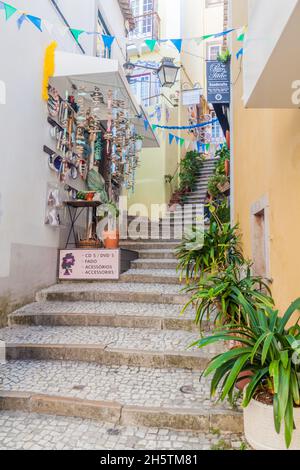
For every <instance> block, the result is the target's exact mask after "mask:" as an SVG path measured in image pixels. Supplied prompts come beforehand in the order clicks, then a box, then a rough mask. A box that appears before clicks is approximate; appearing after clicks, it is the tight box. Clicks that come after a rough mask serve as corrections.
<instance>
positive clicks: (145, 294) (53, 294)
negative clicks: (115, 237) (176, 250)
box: [36, 265, 189, 305]
mask: <svg viewBox="0 0 300 470" xmlns="http://www.w3.org/2000/svg"><path fill="white" fill-rule="evenodd" d="M172 267H174V265H173V266H172ZM140 268H141V266H140ZM36 300H37V301H38V302H44V301H47V300H50V301H71V302H76V301H81V302H82V301H87V302H101V301H102V302H134V303H135V302H142V303H151V304H152V303H159V304H168V303H169V304H180V305H182V304H185V303H186V302H187V301H188V300H189V297H188V296H187V295H184V294H183V293H182V286H175V285H174V286H173V285H160V284H149V285H147V284H139V283H125V282H124V283H120V282H94V283H87V282H70V283H63V284H56V285H54V286H52V287H49V288H48V289H44V290H42V291H40V292H39V293H38V294H37V296H36Z"/></svg>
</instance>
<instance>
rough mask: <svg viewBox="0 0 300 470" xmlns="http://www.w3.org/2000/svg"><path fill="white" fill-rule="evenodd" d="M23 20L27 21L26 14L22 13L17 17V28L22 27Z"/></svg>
mask: <svg viewBox="0 0 300 470" xmlns="http://www.w3.org/2000/svg"><path fill="white" fill-rule="evenodd" d="M24 21H28V20H27V16H26V15H24V13H23V14H22V15H21V16H20V17H19V18H18V19H17V24H18V28H19V29H21V27H22V24H23V23H24Z"/></svg>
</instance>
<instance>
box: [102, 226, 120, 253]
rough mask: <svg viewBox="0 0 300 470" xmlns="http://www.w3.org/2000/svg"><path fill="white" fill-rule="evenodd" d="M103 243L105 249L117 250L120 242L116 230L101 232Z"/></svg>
mask: <svg viewBox="0 0 300 470" xmlns="http://www.w3.org/2000/svg"><path fill="white" fill-rule="evenodd" d="M103 243H104V248H105V249H106V250H117V249H118V248H119V243H120V234H119V232H118V230H107V231H104V232H103Z"/></svg>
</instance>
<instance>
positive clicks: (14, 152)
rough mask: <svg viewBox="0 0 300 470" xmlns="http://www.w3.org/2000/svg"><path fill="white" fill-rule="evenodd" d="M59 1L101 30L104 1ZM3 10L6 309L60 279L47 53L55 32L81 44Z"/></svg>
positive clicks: (1, 290)
mask: <svg viewBox="0 0 300 470" xmlns="http://www.w3.org/2000/svg"><path fill="white" fill-rule="evenodd" d="M57 3H58V5H59V6H60V7H61V9H62V11H63V13H64V15H65V17H66V19H67V20H68V22H69V23H70V25H71V26H72V27H74V28H83V29H85V28H86V29H89V30H95V26H96V14H95V13H96V10H97V1H95V0H85V1H84V2H83V1H81V0H58V2H57ZM99 4H100V7H101V8H102V9H103V13H104V16H107V18H110V24H109V27H110V29H111V31H112V33H114V32H115V31H116V32H117V33H118V34H120V33H121V32H122V34H123V35H124V34H125V32H124V29H123V27H124V19H123V16H122V15H121V12H120V9H119V6H118V2H117V0H113V1H110V2H109V9H108V5H107V1H103V0H102V1H101V0H100V1H99ZM13 5H14V6H16V7H17V8H19V9H20V10H26V11H28V13H31V14H33V15H36V16H39V17H43V18H46V19H48V20H49V21H50V22H53V23H56V24H61V25H63V22H62V21H61V19H60V17H59V16H58V15H57V12H56V11H55V9H54V8H53V5H52V4H51V2H50V1H49V0H32V1H31V2H30V9H29V7H28V2H27V1H25V0H14V2H13ZM0 16H1V18H0V82H1V83H2V88H3V83H4V84H5V88H6V104H4V105H3V104H0V137H1V150H0V161H1V170H0V315H1V305H2V309H3V308H4V307H3V304H4V303H5V305H6V304H7V299H9V303H10V302H12V301H16V302H19V301H22V300H23V299H25V297H26V298H28V297H30V296H32V295H33V293H34V292H35V291H36V290H37V289H38V288H39V287H41V286H44V285H47V284H51V283H52V282H55V279H56V264H57V257H56V254H57V248H58V247H59V238H60V235H59V230H57V229H54V228H51V227H49V226H45V225H44V217H45V205H46V192H47V183H48V182H57V178H56V177H55V175H54V176H53V174H52V172H51V171H50V170H49V168H48V158H47V155H46V154H45V153H44V152H43V146H44V145H47V144H48V145H49V144H50V136H49V125H48V124H47V116H48V113H47V107H46V104H45V103H44V102H43V101H42V98H41V90H42V78H43V60H44V53H45V48H46V46H47V45H48V44H49V43H50V42H51V41H52V40H53V39H54V40H57V42H58V48H59V49H61V50H65V51H69V52H75V53H78V54H81V51H80V49H79V47H78V45H77V44H76V42H75V40H74V38H73V37H72V35H71V34H70V33H69V32H67V33H66V35H65V36H64V37H62V36H61V35H60V34H59V33H58V32H55V30H54V32H53V35H52V36H51V37H50V36H49V34H48V33H47V32H43V33H41V32H39V31H38V30H37V29H36V28H35V26H34V25H32V24H31V23H29V22H25V23H24V24H23V27H22V29H21V31H18V27H17V24H16V20H17V15H16V14H15V15H13V16H12V17H11V18H10V20H9V21H7V22H6V21H5V19H4V12H3V10H0ZM81 38H82V39H81ZM81 38H80V42H81V43H82V46H83V47H84V48H86V49H87V52H89V53H90V54H91V53H92V52H93V51H94V38H93V37H92V36H91V37H86V38H84V37H83V36H82V37H81ZM0 101H1V100H0ZM49 146H50V145H49ZM77 184H80V183H79V182H78V183H77ZM72 185H73V186H74V183H72ZM1 299H2V304H1ZM3 299H5V300H3ZM0 321H1V318H0Z"/></svg>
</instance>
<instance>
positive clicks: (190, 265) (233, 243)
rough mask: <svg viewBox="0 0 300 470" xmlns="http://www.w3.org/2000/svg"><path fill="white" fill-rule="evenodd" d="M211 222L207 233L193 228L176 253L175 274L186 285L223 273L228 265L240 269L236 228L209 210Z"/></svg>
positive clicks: (241, 262) (240, 252) (238, 239)
mask: <svg viewBox="0 0 300 470" xmlns="http://www.w3.org/2000/svg"><path fill="white" fill-rule="evenodd" d="M210 210H211V213H212V221H211V224H210V227H209V229H208V230H207V231H204V229H202V228H198V227H193V228H192V229H191V233H187V235H185V236H184V238H183V240H182V242H181V244H180V245H179V246H178V248H177V250H176V255H177V258H178V267H177V270H178V271H181V277H183V276H185V278H186V281H187V282H189V281H190V279H192V278H193V279H200V278H201V276H203V275H206V274H213V273H217V272H218V271H222V270H225V269H226V268H227V267H228V266H229V265H231V264H234V265H239V266H241V265H243V264H244V262H245V261H244V257H243V255H242V251H241V247H240V236H239V233H238V226H235V227H231V225H230V223H222V221H221V220H220V219H219V217H218V215H217V212H216V209H215V207H214V206H210Z"/></svg>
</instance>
